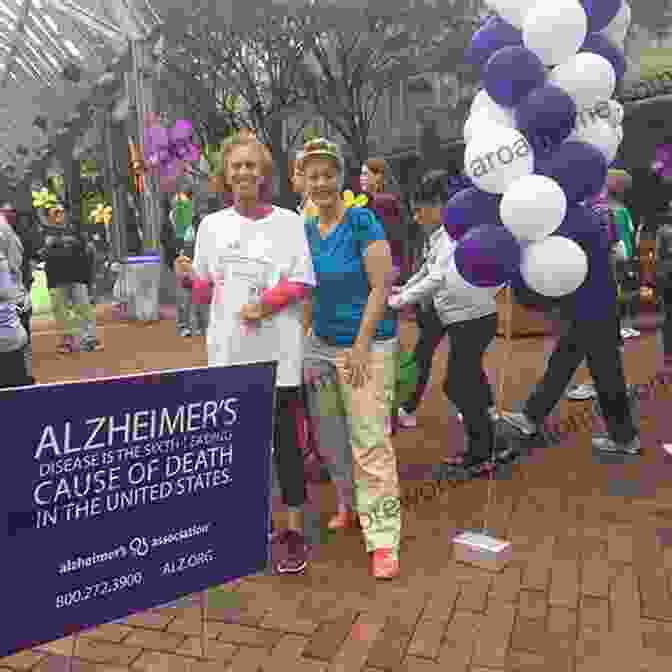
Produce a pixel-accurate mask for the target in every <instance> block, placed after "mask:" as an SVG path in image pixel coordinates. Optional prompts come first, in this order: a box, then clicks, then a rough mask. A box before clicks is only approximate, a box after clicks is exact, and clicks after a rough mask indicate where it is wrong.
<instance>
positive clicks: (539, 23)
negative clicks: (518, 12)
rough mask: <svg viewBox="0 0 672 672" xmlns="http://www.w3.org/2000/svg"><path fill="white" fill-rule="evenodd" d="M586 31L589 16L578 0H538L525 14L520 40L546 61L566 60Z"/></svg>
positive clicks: (556, 62)
mask: <svg viewBox="0 0 672 672" xmlns="http://www.w3.org/2000/svg"><path fill="white" fill-rule="evenodd" d="M587 34H588V17H587V16H586V12H585V10H584V9H583V7H582V6H581V5H580V4H579V3H578V2H577V0H553V1H552V2H549V1H548V0H541V1H540V2H538V3H537V4H536V5H535V6H534V7H533V8H532V9H531V10H530V11H529V12H528V14H527V16H526V17H525V23H524V24H523V42H524V43H525V46H526V47H527V48H528V49H529V50H530V51H533V52H534V53H535V54H536V55H537V56H539V58H540V59H541V60H542V61H543V63H544V64H545V65H557V64H558V63H564V62H565V61H568V60H569V59H570V58H571V57H572V56H575V55H576V53H577V52H578V51H579V49H580V48H581V45H582V44H583V43H584V41H585V39H586V35H587Z"/></svg>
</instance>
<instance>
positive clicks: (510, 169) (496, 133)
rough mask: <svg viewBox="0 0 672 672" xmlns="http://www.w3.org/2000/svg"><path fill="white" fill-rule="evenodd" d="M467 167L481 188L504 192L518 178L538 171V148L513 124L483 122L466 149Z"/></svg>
mask: <svg viewBox="0 0 672 672" xmlns="http://www.w3.org/2000/svg"><path fill="white" fill-rule="evenodd" d="M481 129H482V130H481ZM464 168H465V171H466V173H467V175H468V176H469V178H470V179H471V180H472V181H473V183H474V184H475V185H476V186H477V187H478V188H479V189H481V190H483V191H487V192H489V193H491V194H503V193H504V192H505V191H506V190H507V189H508V188H509V187H510V186H511V185H512V184H513V183H514V182H515V181H516V180H518V179H520V178H521V177H525V176H526V175H531V174H532V173H533V172H534V152H533V151H532V147H530V144H529V143H528V141H527V140H526V138H525V137H524V136H523V135H522V134H521V133H519V132H518V131H517V130H515V129H513V128H505V127H504V126H498V125H495V124H492V125H485V126H483V127H481V126H479V132H478V133H477V134H476V135H475V136H474V137H473V138H472V140H471V142H469V143H468V144H467V147H466V149H465V152H464Z"/></svg>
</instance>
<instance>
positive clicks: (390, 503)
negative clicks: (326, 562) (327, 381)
mask: <svg viewBox="0 0 672 672" xmlns="http://www.w3.org/2000/svg"><path fill="white" fill-rule="evenodd" d="M311 340H312V342H313V345H314V346H316V347H310V346H309V347H308V348H307V349H306V354H305V357H306V360H311V359H321V360H325V359H326V360H327V361H331V363H332V364H333V365H334V368H335V380H334V382H333V385H332V388H331V389H332V395H333V396H334V403H333V404H329V405H330V406H332V408H331V409H329V411H330V412H339V409H341V408H342V412H343V413H344V415H345V419H346V422H347V426H348V433H349V437H350V442H349V443H350V445H349V449H350V451H351V453H350V454H347V453H345V451H346V450H348V446H347V445H346V446H344V445H343V442H342V441H338V442H337V443H336V444H335V445H331V444H326V445H325V444H324V443H323V442H322V441H320V452H321V454H322V456H323V457H324V458H325V462H326V463H327V465H328V468H329V471H330V473H332V474H333V476H334V481H339V480H341V479H343V478H344V477H345V475H346V474H347V473H348V471H350V463H351V464H352V467H351V469H352V472H351V473H352V476H351V478H352V484H353V486H354V487H353V492H352V501H353V508H354V510H355V511H356V512H357V514H358V515H359V521H360V524H361V527H362V530H363V533H364V539H365V542H366V549H367V551H373V550H375V549H376V548H392V549H394V550H395V551H397V552H398V550H399V542H400V537H401V506H400V500H399V495H400V490H399V474H398V470H397V458H396V454H395V452H394V447H393V446H392V442H391V440H390V437H389V436H388V434H387V432H386V422H387V420H388V419H389V414H390V408H391V405H392V403H393V398H394V381H395V379H396V371H397V360H398V353H397V352H382V351H377V350H376V348H375V346H374V347H373V351H372V352H371V354H370V360H369V370H370V373H371V378H370V380H369V381H368V382H367V383H366V384H365V385H364V386H363V387H361V388H354V387H353V386H352V385H350V384H349V383H348V382H347V381H346V379H345V378H346V377H345V363H346V349H343V348H330V347H328V348H326V349H324V348H322V347H320V345H319V343H316V340H315V339H314V337H313V339H311ZM326 391H327V390H323V392H326ZM325 410H326V409H324V408H323V409H322V412H324V411H325Z"/></svg>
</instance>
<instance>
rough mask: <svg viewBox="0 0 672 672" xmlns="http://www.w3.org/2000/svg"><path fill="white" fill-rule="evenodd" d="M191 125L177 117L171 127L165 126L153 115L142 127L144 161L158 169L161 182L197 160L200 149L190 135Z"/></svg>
mask: <svg viewBox="0 0 672 672" xmlns="http://www.w3.org/2000/svg"><path fill="white" fill-rule="evenodd" d="M192 135H193V126H192V124H191V122H190V121H187V120H186V119H178V120H177V121H176V122H175V126H173V128H164V127H163V126H161V124H160V123H159V122H158V121H156V120H154V119H152V120H151V121H150V122H149V123H148V125H147V126H146V128H145V165H147V166H148V167H149V168H150V169H154V170H158V172H159V175H160V176H161V178H162V182H163V183H164V186H166V185H167V184H172V183H173V182H174V181H175V180H176V179H177V178H178V177H180V176H182V175H184V174H185V173H186V172H188V171H189V163H190V162H193V161H199V160H200V158H201V153H200V149H199V148H198V147H197V146H196V145H194V144H193V142H192V140H191V138H192Z"/></svg>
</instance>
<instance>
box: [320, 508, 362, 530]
mask: <svg viewBox="0 0 672 672" xmlns="http://www.w3.org/2000/svg"><path fill="white" fill-rule="evenodd" d="M358 525H359V517H358V516H357V515H355V513H354V512H353V511H339V512H338V513H337V514H336V515H335V516H333V517H332V518H331V520H330V521H329V523H328V524H327V527H328V528H329V529H330V530H347V529H349V528H352V527H357V526H358Z"/></svg>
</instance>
